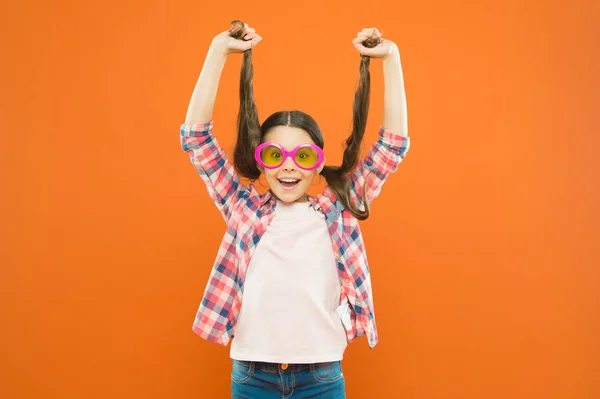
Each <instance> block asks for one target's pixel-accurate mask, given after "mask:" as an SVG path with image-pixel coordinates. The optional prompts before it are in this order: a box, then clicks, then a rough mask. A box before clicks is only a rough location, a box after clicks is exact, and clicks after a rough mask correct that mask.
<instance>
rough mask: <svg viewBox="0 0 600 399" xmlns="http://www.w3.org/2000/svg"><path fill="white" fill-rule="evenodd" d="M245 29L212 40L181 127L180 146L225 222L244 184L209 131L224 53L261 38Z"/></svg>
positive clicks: (249, 46)
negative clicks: (237, 35) (241, 35)
mask: <svg viewBox="0 0 600 399" xmlns="http://www.w3.org/2000/svg"><path fill="white" fill-rule="evenodd" d="M246 31H247V32H248V33H247V34H246V35H245V40H236V39H234V38H232V37H231V35H230V33H229V31H225V32H222V33H220V34H219V35H217V36H216V37H215V38H214V39H213V41H212V43H211V46H210V48H209V50H208V54H207V56H206V60H205V61H204V66H203V68H202V71H201V73H200V77H199V78H198V81H197V83H196V86H195V88H194V91H193V93H192V98H191V100H190V104H189V106H188V110H187V115H186V117H185V123H184V124H183V125H181V128H180V139H181V146H182V148H183V150H184V151H185V152H186V153H188V155H189V156H190V160H191V161H192V164H193V165H194V167H195V169H196V171H197V172H198V175H200V177H201V178H202V180H203V181H204V183H205V184H206V187H207V189H208V192H209V194H210V196H211V198H212V199H213V201H214V202H215V204H216V206H217V208H218V209H219V210H220V211H221V213H222V214H223V217H224V219H225V220H226V221H229V219H230V217H231V212H230V211H231V205H232V204H233V203H234V202H235V201H236V199H237V198H239V197H240V195H241V194H242V192H243V190H244V187H243V185H242V184H241V183H240V179H239V176H238V174H237V172H236V170H235V168H234V167H233V165H232V164H231V163H230V162H229V160H228V159H227V157H226V155H225V151H223V149H222V148H221V147H220V145H219V143H218V141H217V140H216V138H215V137H214V135H213V133H212V128H213V120H212V113H213V109H214V104H215V98H216V95H217V89H218V85H219V80H220V78H221V73H222V71H223V67H224V66H225V61H226V60H227V56H228V55H229V54H230V53H233V52H243V51H245V50H247V49H249V48H251V47H252V46H254V45H256V43H258V42H259V41H260V40H261V38H260V36H259V35H258V34H256V32H255V31H254V29H252V28H249V27H248V26H246Z"/></svg>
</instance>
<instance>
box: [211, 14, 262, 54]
mask: <svg viewBox="0 0 600 399" xmlns="http://www.w3.org/2000/svg"><path fill="white" fill-rule="evenodd" d="M261 40H262V37H261V36H260V35H259V34H258V33H256V31H255V30H254V28H251V27H249V26H248V24H246V23H243V22H242V21H233V22H232V23H231V28H230V29H229V30H226V31H225V32H221V33H219V34H218V35H217V36H215V37H214V39H213V41H212V44H211V47H213V48H215V49H217V50H219V51H222V52H223V53H224V54H226V55H227V54H231V53H243V52H244V51H246V50H250V49H251V48H252V47H254V46H256V45H257V44H258V42H260V41H261Z"/></svg>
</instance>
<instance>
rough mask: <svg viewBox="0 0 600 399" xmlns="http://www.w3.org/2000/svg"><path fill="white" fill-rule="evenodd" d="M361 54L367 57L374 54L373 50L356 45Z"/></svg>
mask: <svg viewBox="0 0 600 399" xmlns="http://www.w3.org/2000/svg"><path fill="white" fill-rule="evenodd" d="M354 47H356V49H357V50H358V52H359V53H361V54H362V55H366V56H371V55H372V54H373V49H372V48H368V47H365V46H363V45H362V44H356V45H354Z"/></svg>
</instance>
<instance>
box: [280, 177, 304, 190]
mask: <svg viewBox="0 0 600 399" xmlns="http://www.w3.org/2000/svg"><path fill="white" fill-rule="evenodd" d="M277 180H278V181H279V184H281V185H282V186H283V188H285V189H287V190H291V189H293V188H295V187H296V186H297V185H298V183H300V179H277Z"/></svg>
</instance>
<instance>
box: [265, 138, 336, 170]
mask: <svg viewBox="0 0 600 399" xmlns="http://www.w3.org/2000/svg"><path fill="white" fill-rule="evenodd" d="M265 147H275V148H277V149H279V151H281V154H282V155H283V157H282V158H281V163H280V164H278V165H277V166H268V165H266V164H265V163H264V162H263V161H262V159H260V153H261V152H262V150H263V148H265ZM307 147H308V148H312V149H313V150H315V151H316V152H317V156H318V157H319V159H317V162H316V163H315V165H314V166H312V167H310V168H305V167H304V166H301V165H299V164H298V162H296V152H298V151H299V150H301V149H303V148H307ZM287 157H292V161H294V164H296V166H298V167H299V168H300V169H302V170H315V169H317V168H318V167H319V166H321V164H322V163H323V161H324V160H325V154H323V150H322V149H321V148H320V147H319V146H317V145H315V144H310V143H307V144H301V145H299V146H298V147H296V148H294V149H293V150H292V151H287V150H286V149H285V148H283V147H282V146H280V145H279V144H277V143H271V142H266V143H262V144H261V145H259V146H258V147H256V150H254V159H256V162H258V164H259V165H260V166H262V167H263V168H265V169H277V168H279V167H281V165H283V164H284V163H285V160H286V159H287Z"/></svg>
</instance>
